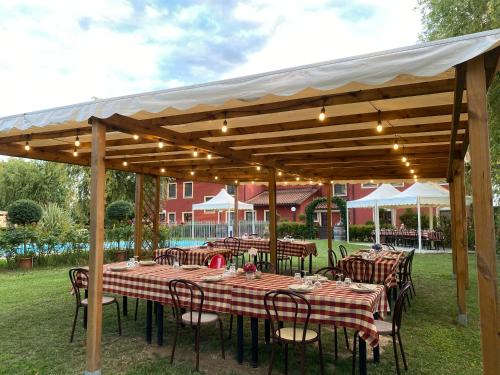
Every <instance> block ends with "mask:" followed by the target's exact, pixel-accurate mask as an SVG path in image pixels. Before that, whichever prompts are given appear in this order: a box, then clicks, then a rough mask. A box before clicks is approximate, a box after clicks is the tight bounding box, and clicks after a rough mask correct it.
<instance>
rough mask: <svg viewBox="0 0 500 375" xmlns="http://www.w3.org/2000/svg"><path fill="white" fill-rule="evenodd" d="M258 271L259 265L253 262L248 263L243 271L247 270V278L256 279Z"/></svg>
mask: <svg viewBox="0 0 500 375" xmlns="http://www.w3.org/2000/svg"><path fill="white" fill-rule="evenodd" d="M256 271H257V267H256V266H255V264H253V263H246V264H245V265H244V266H243V272H245V277H246V278H247V280H253V279H255V272H256Z"/></svg>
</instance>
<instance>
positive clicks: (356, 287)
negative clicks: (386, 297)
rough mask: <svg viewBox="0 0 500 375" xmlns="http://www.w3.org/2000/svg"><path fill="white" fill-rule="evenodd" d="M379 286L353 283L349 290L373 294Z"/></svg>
mask: <svg viewBox="0 0 500 375" xmlns="http://www.w3.org/2000/svg"><path fill="white" fill-rule="evenodd" d="M377 286H378V285H375V284H362V283H353V284H351V286H350V287H349V288H350V289H351V290H353V291H355V292H358V293H371V292H374V291H376V290H377Z"/></svg>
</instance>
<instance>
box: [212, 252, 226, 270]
mask: <svg viewBox="0 0 500 375" xmlns="http://www.w3.org/2000/svg"><path fill="white" fill-rule="evenodd" d="M224 267H226V258H224V255H222V254H215V255H214V256H213V257H212V259H210V263H209V264H208V268H215V269H219V268H224Z"/></svg>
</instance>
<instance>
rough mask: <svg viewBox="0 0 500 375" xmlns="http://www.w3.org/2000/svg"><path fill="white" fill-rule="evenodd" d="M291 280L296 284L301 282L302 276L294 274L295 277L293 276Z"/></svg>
mask: <svg viewBox="0 0 500 375" xmlns="http://www.w3.org/2000/svg"><path fill="white" fill-rule="evenodd" d="M293 279H294V280H295V282H297V283H300V282H302V275H301V274H300V272H295V275H293Z"/></svg>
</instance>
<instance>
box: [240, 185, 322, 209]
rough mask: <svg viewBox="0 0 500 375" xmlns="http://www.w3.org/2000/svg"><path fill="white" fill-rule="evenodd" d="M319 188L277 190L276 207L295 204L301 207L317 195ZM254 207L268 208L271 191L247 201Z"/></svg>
mask: <svg viewBox="0 0 500 375" xmlns="http://www.w3.org/2000/svg"><path fill="white" fill-rule="evenodd" d="M318 190H319V188H317V187H298V188H288V189H278V190H276V205H278V206H291V205H294V204H297V205H300V204H302V203H303V202H304V201H305V200H306V199H308V198H309V197H311V196H312V195H313V194H315V193H317V192H318ZM247 203H251V204H253V205H254V206H268V205H269V191H267V190H266V191H263V192H262V193H259V194H257V195H256V196H255V197H252V198H250V199H248V200H247Z"/></svg>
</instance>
